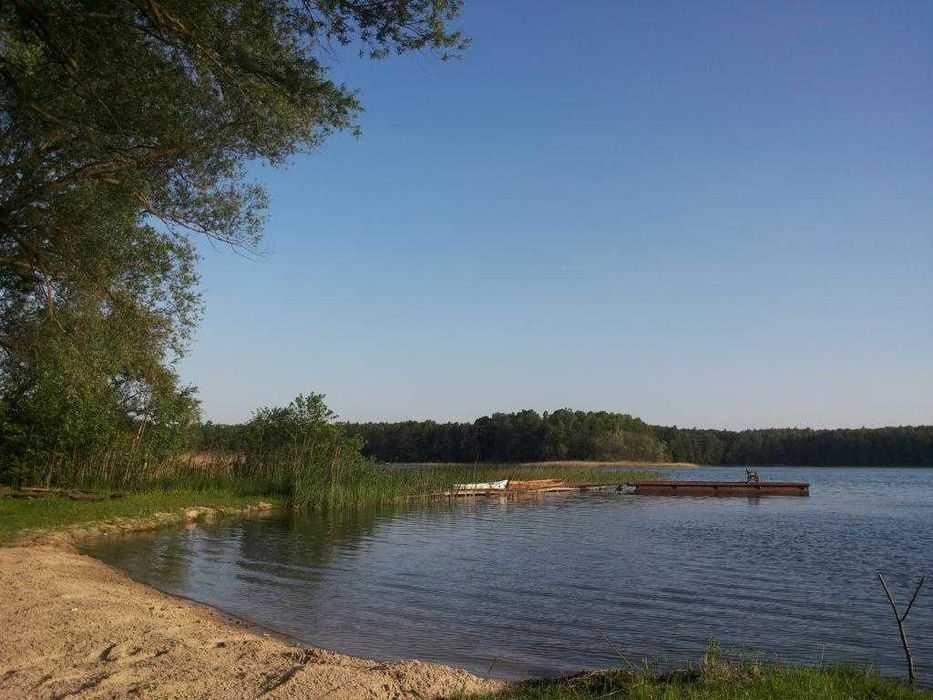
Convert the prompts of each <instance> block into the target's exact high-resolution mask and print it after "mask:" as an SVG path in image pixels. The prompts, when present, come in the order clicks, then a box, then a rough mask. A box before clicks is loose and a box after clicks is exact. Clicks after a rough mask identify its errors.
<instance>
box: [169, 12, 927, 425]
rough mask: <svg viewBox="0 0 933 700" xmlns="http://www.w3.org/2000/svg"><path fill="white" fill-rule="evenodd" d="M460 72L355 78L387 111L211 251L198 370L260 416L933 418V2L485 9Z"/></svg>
mask: <svg viewBox="0 0 933 700" xmlns="http://www.w3.org/2000/svg"><path fill="white" fill-rule="evenodd" d="M462 26H463V28H464V29H465V30H466V32H467V33H468V34H469V35H470V36H471V37H472V40H473V46H472V48H471V49H470V50H469V52H468V53H467V54H466V55H465V57H464V60H463V61H460V62H454V63H446V64H445V63H441V62H439V61H436V60H434V59H433V58H432V57H431V56H429V55H419V56H412V57H402V58H393V59H390V60H387V61H382V62H375V63H373V62H369V61H367V60H365V59H360V58H357V56H356V55H355V54H353V53H343V54H339V55H337V56H335V57H334V60H335V61H336V63H335V65H334V68H333V75H334V77H335V78H337V79H338V80H340V81H344V82H346V83H347V84H349V85H351V86H353V87H356V88H358V89H359V91H360V96H361V99H362V101H363V103H364V105H365V107H366V112H365V114H364V115H363V116H362V121H361V123H362V127H363V135H362V137H361V138H360V139H355V138H353V137H351V136H349V135H338V136H337V137H335V138H333V139H332V140H331V141H329V142H328V143H327V144H326V145H325V146H324V147H323V148H322V149H321V150H320V151H318V152H316V153H313V154H310V155H306V156H301V157H299V158H296V159H295V160H294V162H293V163H292V164H291V166H290V167H289V168H287V169H285V170H282V171H270V170H266V169H257V170H256V173H255V174H256V177H257V178H258V179H260V180H261V181H263V182H264V183H265V184H266V185H267V186H268V189H269V192H270V195H271V211H270V217H269V223H268V227H267V231H266V239H265V242H264V244H263V245H264V250H265V253H264V255H263V256H262V257H261V258H259V259H258V260H257V259H246V258H244V257H242V256H238V255H237V254H235V253H232V252H230V251H228V250H223V249H218V250H216V251H215V250H212V249H211V248H209V247H204V261H203V265H202V272H203V286H204V292H205V300H206V305H207V311H206V318H205V320H204V322H203V324H202V326H201V328H200V330H199V333H198V337H197V340H196V342H195V344H194V346H193V349H192V352H191V354H190V356H189V357H188V358H186V359H185V360H184V362H183V363H182V365H181V372H182V376H183V378H184V379H185V380H187V381H190V382H192V383H194V384H196V385H198V386H199V387H200V396H201V398H202V400H203V406H204V410H205V415H206V417H208V418H211V419H213V420H215V421H237V420H241V419H245V418H247V417H248V416H249V413H250V411H251V410H252V409H253V408H255V407H257V406H259V405H270V404H279V403H285V402H287V401H288V400H289V399H290V398H291V397H292V396H294V395H295V394H296V393H299V392H307V391H318V392H324V393H326V394H327V395H328V398H329V403H330V405H331V407H332V408H333V409H334V410H336V411H337V412H338V413H339V414H340V415H341V416H343V417H346V418H349V419H354V420H371V419H390V420H394V419H403V418H434V419H436V420H450V419H472V418H475V417H477V416H479V415H482V414H485V413H489V412H492V411H496V410H501V411H507V410H514V409H520V408H535V409H538V410H550V409H556V408H560V407H564V406H568V407H572V408H584V409H605V410H614V411H622V412H627V413H632V414H635V415H639V416H641V417H643V418H644V419H645V420H647V421H650V422H653V423H663V424H677V425H681V426H686V425H698V426H711V427H731V428H743V427H763V426H791V425H810V426H861V425H870V426H871V425H889V424H916V423H933V4H931V3H929V2H920V1H919V0H918V1H916V2H905V3H900V2H877V1H873V2H856V1H854V0H840V1H839V2H770V3H764V2H753V3H740V2H728V3H715V2H708V3H696V2H680V3H664V2H656V1H651V2H616V1H606V2H596V1H593V2H585V3H575V2H558V1H557V0H552V1H545V2H541V1H540V0H537V1H533V0H522V1H518V0H509V1H508V2H498V1H494V0H467V2H466V8H465V14H464V17H463V21H462Z"/></svg>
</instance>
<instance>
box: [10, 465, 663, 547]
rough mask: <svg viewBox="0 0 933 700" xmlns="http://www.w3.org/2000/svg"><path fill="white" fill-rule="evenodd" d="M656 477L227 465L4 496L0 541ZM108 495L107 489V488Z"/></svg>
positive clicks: (495, 468)
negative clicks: (268, 510)
mask: <svg viewBox="0 0 933 700" xmlns="http://www.w3.org/2000/svg"><path fill="white" fill-rule="evenodd" d="M651 476H655V475H653V474H651V473H650V472H635V471H608V470H606V469H595V468H594V469H585V468H583V469H581V468H575V467H550V466H534V467H520V466H516V465H479V466H473V465H468V466H464V465H445V466H437V467H431V468H405V469H402V468H397V467H391V466H387V465H379V464H375V463H373V462H369V461H365V460H364V461H360V462H357V463H352V464H350V465H339V466H336V467H333V468H326V467H317V468H298V469H292V468H290V467H289V465H287V464H282V463H273V464H264V465H261V466H260V467H259V468H252V469H250V470H248V471H246V472H245V473H240V474H238V473H237V472H236V470H235V469H234V468H233V467H232V466H231V465H229V464H225V465H222V466H220V467H218V468H212V466H211V465H198V466H197V467H193V468H183V469H179V470H177V471H176V472H174V473H173V474H171V475H165V474H163V475H162V476H160V477H159V478H158V479H157V480H152V481H151V482H149V483H148V484H146V485H145V486H141V487H137V488H136V489H133V490H130V491H128V492H127V493H126V495H125V496H123V497H122V498H115V499H109V500H104V501H72V500H69V499H67V498H54V497H51V498H40V499H33V500H27V499H19V498H2V497H0V542H4V541H9V540H10V539H12V537H13V536H14V534H15V533H16V532H18V531H20V530H26V529H30V530H32V529H41V530H54V529H59V528H64V527H67V526H70V525H77V524H81V523H88V522H101V521H108V520H113V519H115V518H145V517H147V516H150V515H152V514H154V513H157V512H166V511H173V510H177V509H180V508H185V507H191V506H209V507H214V508H223V507H228V508H234V507H244V506H246V505H249V504H255V503H256V502H257V501H259V500H260V499H262V500H267V501H269V500H271V501H274V502H276V503H279V504H288V505H291V506H293V507H297V508H308V509H322V510H328V509H331V510H350V509H354V508H360V507H364V506H373V505H384V504H389V503H396V502H399V501H403V500H408V499H410V498H413V497H414V498H417V497H422V496H427V495H429V494H432V493H437V492H441V491H446V490H449V489H450V488H451V486H452V485H453V484H456V483H464V482H476V481H495V480H498V479H506V478H512V479H545V478H558V479H565V480H566V481H568V482H571V483H605V484H615V483H620V482H622V481H629V480H633V479H639V478H647V477H651ZM101 490H107V489H101Z"/></svg>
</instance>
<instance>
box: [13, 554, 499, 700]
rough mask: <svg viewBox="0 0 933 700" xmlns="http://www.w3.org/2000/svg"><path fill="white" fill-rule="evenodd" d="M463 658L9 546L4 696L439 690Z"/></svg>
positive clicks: (352, 695)
mask: <svg viewBox="0 0 933 700" xmlns="http://www.w3.org/2000/svg"><path fill="white" fill-rule="evenodd" d="M498 686H499V684H498V683H496V682H493V681H485V680H481V679H479V678H476V677H475V676H473V675H471V674H469V673H467V672H465V671H462V670H458V669H453V668H449V667H446V666H439V665H436V664H429V663H424V662H420V661H406V662H402V663H394V664H383V663H377V662H373V661H366V660H364V659H357V658H353V657H349V656H344V655H342V654H336V653H333V652H329V651H323V650H318V649H308V648H305V647H301V646H298V645H295V644H291V643H289V642H287V641H283V640H281V639H279V638H277V637H275V636H271V635H265V634H263V633H262V632H261V631H257V630H256V629H255V628H252V627H250V626H249V625H247V624H245V623H242V622H239V621H237V620H234V619H231V618H228V617H226V616H224V615H222V614H220V613H219V612H217V611H215V610H213V609H211V608H208V607H206V606H202V605H198V604H196V603H191V602H188V601H185V600H181V599H178V598H173V597H171V596H168V595H165V594H162V593H159V592H158V591H156V590H154V589H152V588H149V587H148V586H144V585H142V584H138V583H135V582H133V581H131V580H130V579H129V578H127V577H126V576H125V575H124V574H122V573H121V572H119V571H116V570H115V569H112V568H110V567H108V566H107V565H105V564H103V563H102V562H99V561H97V560H95V559H93V558H91V557H87V556H84V555H81V554H77V553H76V552H74V551H73V550H71V549H69V548H66V547H60V546H28V547H5V548H0V698H127V697H146V698H257V697H263V698H329V699H333V700H342V699H346V700H350V699H352V700H359V699H365V698H438V697H447V696H450V695H456V694H458V693H461V692H479V691H488V690H492V689H495V688H496V687H498Z"/></svg>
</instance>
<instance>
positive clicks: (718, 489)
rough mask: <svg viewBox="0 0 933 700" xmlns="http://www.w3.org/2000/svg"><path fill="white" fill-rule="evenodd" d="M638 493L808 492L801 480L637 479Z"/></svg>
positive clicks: (702, 494)
mask: <svg viewBox="0 0 933 700" xmlns="http://www.w3.org/2000/svg"><path fill="white" fill-rule="evenodd" d="M632 485H633V486H634V487H635V494H636V495H639V496H809V495H810V484H808V483H805V482H800V481H636V482H634V483H633V484H632Z"/></svg>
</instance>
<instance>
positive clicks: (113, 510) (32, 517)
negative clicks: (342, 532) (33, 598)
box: [0, 489, 281, 542]
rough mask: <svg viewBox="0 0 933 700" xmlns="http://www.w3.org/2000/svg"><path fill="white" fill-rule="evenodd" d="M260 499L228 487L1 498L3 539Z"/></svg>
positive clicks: (240, 505)
mask: <svg viewBox="0 0 933 700" xmlns="http://www.w3.org/2000/svg"><path fill="white" fill-rule="evenodd" d="M259 500H261V499H260V498H259V497H257V496H255V495H243V494H239V493H236V492H234V491H232V490H229V489H214V490H188V489H156V490H147V491H142V492H136V493H129V494H126V495H125V496H123V497H121V498H113V499H108V500H104V501H72V500H70V499H68V498H59V497H49V498H36V499H21V498H0V542H8V541H10V540H11V539H12V538H13V537H14V535H15V534H16V533H17V532H19V531H21V530H55V529H60V528H65V527H68V526H71V525H80V524H83V523H91V522H101V521H107V520H113V519H116V518H144V517H147V516H150V515H153V514H154V513H164V512H171V511H175V510H178V509H181V508H187V507H193V506H207V507H211V508H243V507H246V506H248V505H251V504H255V503H257V502H258V501H259ZM263 500H267V501H269V500H273V499H270V498H264V499H263ZM274 502H275V501H274ZM278 503H281V501H278Z"/></svg>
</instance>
